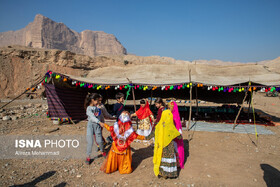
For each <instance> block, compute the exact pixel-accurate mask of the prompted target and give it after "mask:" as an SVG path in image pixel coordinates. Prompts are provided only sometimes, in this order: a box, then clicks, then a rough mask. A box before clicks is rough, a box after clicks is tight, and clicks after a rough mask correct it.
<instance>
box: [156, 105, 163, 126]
mask: <svg viewBox="0 0 280 187" xmlns="http://www.w3.org/2000/svg"><path fill="white" fill-rule="evenodd" d="M163 111H164V107H160V108H159V109H158V112H157V119H156V122H155V126H156V125H157V124H158V122H159V121H160V118H161V113H162V112H163Z"/></svg>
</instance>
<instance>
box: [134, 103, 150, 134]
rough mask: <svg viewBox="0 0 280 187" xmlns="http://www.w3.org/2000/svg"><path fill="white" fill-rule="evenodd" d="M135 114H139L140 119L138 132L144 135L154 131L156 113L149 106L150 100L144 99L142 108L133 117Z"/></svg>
mask: <svg viewBox="0 0 280 187" xmlns="http://www.w3.org/2000/svg"><path fill="white" fill-rule="evenodd" d="M133 116H137V117H138V118H139V119H140V125H139V127H138V129H137V131H136V133H137V134H139V135H142V136H148V135H149V134H150V133H151V131H152V126H153V125H152V124H153V121H154V115H153V113H152V111H151V110H150V108H149V103H148V101H145V100H144V99H142V100H141V101H140V109H139V110H137V111H136V112H135V113H134V114H132V115H131V117H133Z"/></svg>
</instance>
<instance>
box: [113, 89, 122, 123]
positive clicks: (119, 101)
mask: <svg viewBox="0 0 280 187" xmlns="http://www.w3.org/2000/svg"><path fill="white" fill-rule="evenodd" d="M116 99H117V103H116V104H115V105H114V115H116V116H117V120H116V121H118V119H119V116H120V115H121V113H122V112H123V111H124V106H123V102H124V94H123V93H121V92H119V93H117V94H116Z"/></svg>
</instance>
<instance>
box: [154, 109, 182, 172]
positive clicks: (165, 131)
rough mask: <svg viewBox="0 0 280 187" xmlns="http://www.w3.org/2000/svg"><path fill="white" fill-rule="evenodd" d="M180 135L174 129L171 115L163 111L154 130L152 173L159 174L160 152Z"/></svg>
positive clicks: (167, 111) (169, 112)
mask: <svg viewBox="0 0 280 187" xmlns="http://www.w3.org/2000/svg"><path fill="white" fill-rule="evenodd" d="M179 135H180V132H179V131H178V130H177V129H176V128H175V125H174V122H173V115H172V113H171V111H170V110H164V111H163V112H162V115H161V119H160V121H159V123H158V124H157V126H156V128H155V146H154V158H153V163H154V173H155V175H156V176H158V174H159V167H160V163H161V158H162V150H163V148H164V147H166V146H167V145H169V144H170V143H171V142H172V140H173V139H174V138H176V137H177V136H179Z"/></svg>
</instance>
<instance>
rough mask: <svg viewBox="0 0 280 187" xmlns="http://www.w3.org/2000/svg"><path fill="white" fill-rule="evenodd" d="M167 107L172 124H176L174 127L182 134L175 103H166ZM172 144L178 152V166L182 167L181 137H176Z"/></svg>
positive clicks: (183, 154) (182, 146)
mask: <svg viewBox="0 0 280 187" xmlns="http://www.w3.org/2000/svg"><path fill="white" fill-rule="evenodd" d="M168 108H169V109H170V110H171V111H172V114H173V120H174V124H175V126H176V129H177V130H178V131H179V132H180V134H181V136H182V124H181V118H180V114H179V109H178V105H177V103H176V102H174V101H172V102H170V103H168ZM182 137H183V136H182ZM174 146H175V149H176V151H177V152H178V156H179V163H180V168H181V169H184V160H185V149H184V141H183V138H182V139H176V140H175V142H174Z"/></svg>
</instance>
